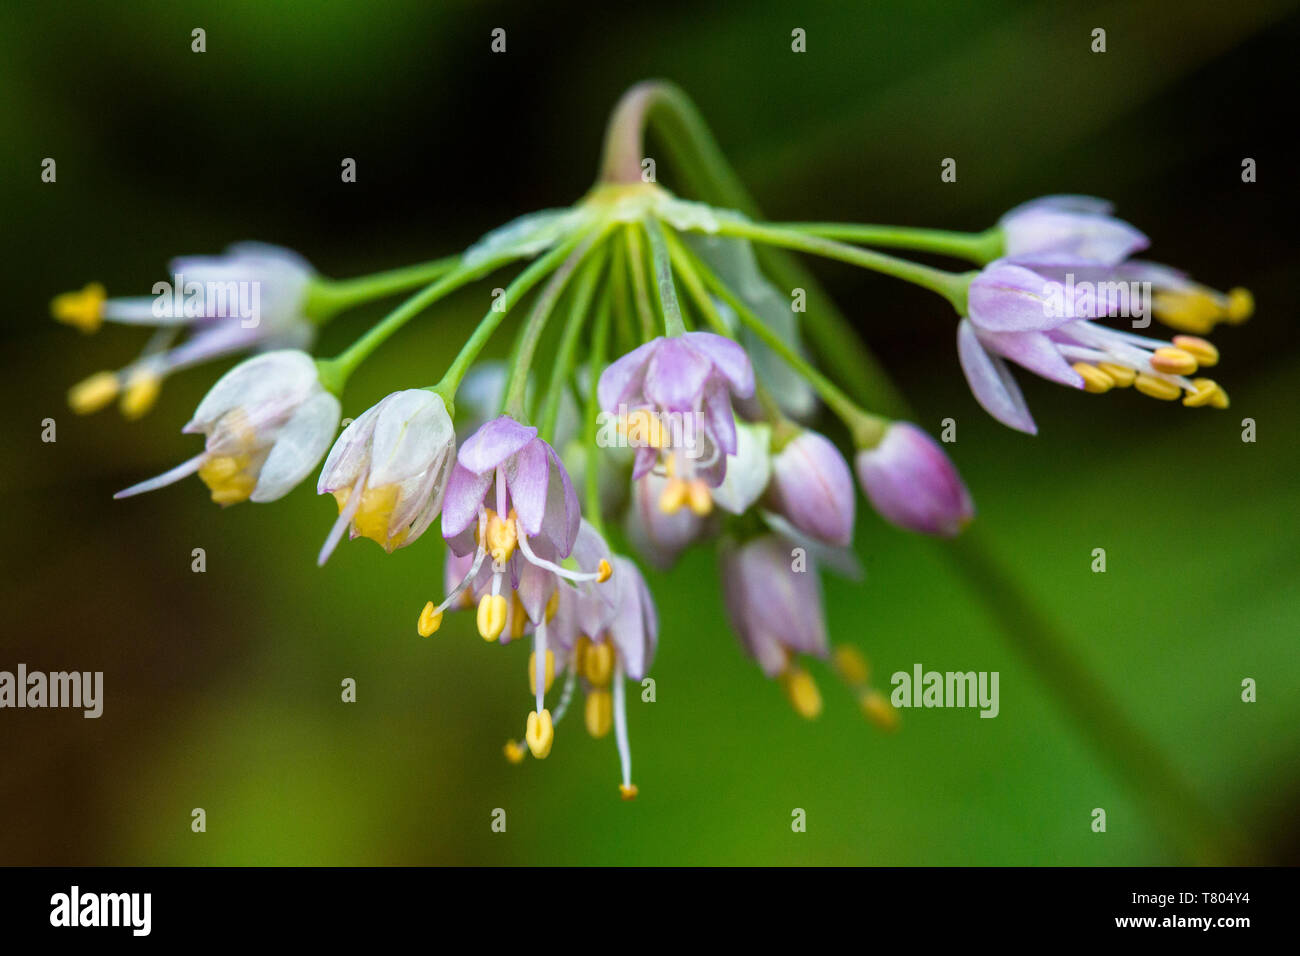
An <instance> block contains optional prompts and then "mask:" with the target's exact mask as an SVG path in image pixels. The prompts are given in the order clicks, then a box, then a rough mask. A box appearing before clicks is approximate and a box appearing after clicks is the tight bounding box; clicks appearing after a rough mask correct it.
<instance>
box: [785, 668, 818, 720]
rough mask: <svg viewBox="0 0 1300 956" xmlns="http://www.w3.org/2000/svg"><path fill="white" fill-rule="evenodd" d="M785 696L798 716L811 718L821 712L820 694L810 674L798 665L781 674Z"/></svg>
mask: <svg viewBox="0 0 1300 956" xmlns="http://www.w3.org/2000/svg"><path fill="white" fill-rule="evenodd" d="M781 686H782V687H783V688H785V696H786V697H787V698H789V700H790V706H792V707H793V708H794V710H795V713H797V714H798V715H799V716H800V717H803V718H805V719H807V720H812V719H814V718H815V717H817V716H818V715H819V714H820V713H821V712H822V695H821V691H819V690H818V689H817V682H816V681H814V680H813V678H812V675H811V674H809V673H808V672H807V671H806V670H804V669H803V668H800V667H791V668H790V669H789V670H787V671H786V672H785V673H784V674H782V675H781Z"/></svg>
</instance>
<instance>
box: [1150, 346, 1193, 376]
mask: <svg viewBox="0 0 1300 956" xmlns="http://www.w3.org/2000/svg"><path fill="white" fill-rule="evenodd" d="M1150 365H1151V368H1152V370H1153V371H1156V372H1164V373H1165V374H1166V375H1191V374H1192V373H1193V372H1195V371H1196V368H1197V363H1196V356H1195V355H1193V354H1192V353H1191V352H1187V351H1184V350H1183V349H1178V348H1173V347H1172V346H1168V345H1166V346H1162V347H1161V348H1158V349H1156V350H1155V351H1154V352H1153V353H1152V354H1151V359H1150Z"/></svg>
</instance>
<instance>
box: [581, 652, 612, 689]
mask: <svg viewBox="0 0 1300 956" xmlns="http://www.w3.org/2000/svg"><path fill="white" fill-rule="evenodd" d="M582 665H583V676H584V677H586V678H587V681H588V682H589V683H591V684H593V685H595V686H596V687H604V686H605V685H606V684H608V683H609V679H610V677H611V676H613V674H614V645H613V644H611V643H610V642H609V641H601V642H600V643H599V644H591V645H590V646H589V647H588V648H587V652H586V653H585V654H584V655H583V656H582Z"/></svg>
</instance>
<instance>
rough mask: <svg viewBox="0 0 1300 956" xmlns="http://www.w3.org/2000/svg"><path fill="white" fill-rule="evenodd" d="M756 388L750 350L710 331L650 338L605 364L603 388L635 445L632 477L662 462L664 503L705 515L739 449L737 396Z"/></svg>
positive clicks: (610, 410)
mask: <svg viewBox="0 0 1300 956" xmlns="http://www.w3.org/2000/svg"><path fill="white" fill-rule="evenodd" d="M753 393H754V369H753V366H752V365H751V364H750V361H749V357H748V356H747V355H746V354H745V350H744V349H743V348H741V347H740V346H739V345H737V344H736V343H735V342H733V341H732V340H731V339H728V338H725V337H724V336H721V335H714V334H712V333H710V332H687V333H685V334H684V335H679V336H674V337H670V338H657V339H654V340H653V341H650V342H647V343H646V344H644V345H642V346H639V347H638V348H636V349H633V350H632V351H631V352H629V353H628V354H626V355H624V356H623V357H621V358H620V359H618V360H617V361H615V362H614V363H613V364H612V365H610V366H609V367H608V368H607V369H605V371H604V373H602V375H601V377H600V382H599V384H598V388H597V395H598V398H599V401H600V406H601V408H602V409H603V410H604V411H605V413H606V414H607V415H610V416H613V417H614V420H615V421H616V422H617V424H618V427H619V429H620V431H621V432H622V433H623V434H624V435H626V436H627V440H628V442H629V443H631V444H633V445H634V446H635V447H636V449H637V453H636V463H635V466H634V468H633V472H632V474H633V477H634V478H642V477H643V476H645V475H647V474H649V473H650V472H651V470H652V469H654V468H655V466H656V464H659V463H662V465H663V471H664V474H665V475H666V477H667V478H668V483H667V485H666V486H665V489H664V492H663V494H662V495H661V497H660V501H659V505H660V508H661V509H662V510H664V511H667V512H675V511H677V510H679V509H681V508H682V507H683V506H687V505H688V506H689V507H690V509H691V510H692V511H694V512H695V513H696V514H698V515H701V516H702V515H705V514H708V513H709V511H710V510H711V509H712V496H711V493H710V489H712V488H716V487H718V486H719V485H720V484H721V483H722V481H723V478H724V477H725V475H726V469H727V456H728V455H734V454H735V453H736V419H735V412H734V411H733V409H732V404H731V399H732V397H733V396H735V397H737V398H748V397H749V396H750V395H752V394H753Z"/></svg>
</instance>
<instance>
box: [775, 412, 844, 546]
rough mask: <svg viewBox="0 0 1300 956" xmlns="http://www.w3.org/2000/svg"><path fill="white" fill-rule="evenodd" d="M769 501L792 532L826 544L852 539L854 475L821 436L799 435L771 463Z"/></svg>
mask: <svg viewBox="0 0 1300 956" xmlns="http://www.w3.org/2000/svg"><path fill="white" fill-rule="evenodd" d="M767 494H768V500H769V503H770V504H771V507H772V508H773V510H775V511H776V512H777V513H779V514H781V515H783V516H784V517H785V518H786V519H787V520H788V521H789V522H790V523H791V524H792V525H794V527H795V528H797V529H799V530H800V531H802V532H803V533H804V534H807V535H810V536H811V537H813V538H815V539H816V540H818V541H822V542H825V543H826V544H832V545H838V546H840V547H846V546H847V545H848V544H849V543H850V542H851V541H852V540H853V513H854V505H855V502H856V495H855V494H854V491H853V473H852V472H851V471H850V470H849V464H848V462H847V461H845V460H844V456H843V455H842V454H840V450H839V449H838V448H836V447H835V445H834V443H833V442H831V441H830V439H828V438H826V437H825V436H824V435H820V434H818V433H817V432H814V431H810V430H808V429H803V430H801V431H800V432H799V433H798V434H797V435H796V436H795V437H794V438H792V439H790V440H789V441H787V442H786V444H785V446H784V447H783V448H781V449H780V451H778V452H777V453H776V455H775V456H774V457H773V459H772V481H771V484H770V485H769V486H768V492H767Z"/></svg>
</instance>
